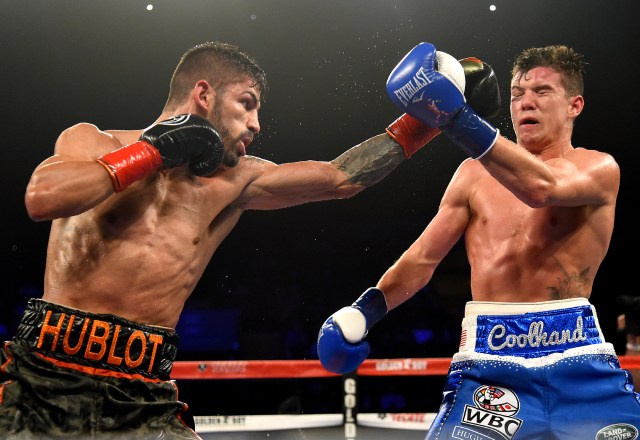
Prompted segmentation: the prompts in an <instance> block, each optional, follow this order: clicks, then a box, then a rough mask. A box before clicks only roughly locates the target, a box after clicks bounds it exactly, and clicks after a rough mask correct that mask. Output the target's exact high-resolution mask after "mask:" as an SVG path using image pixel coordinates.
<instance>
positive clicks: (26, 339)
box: [13, 298, 178, 380]
mask: <svg viewBox="0 0 640 440" xmlns="http://www.w3.org/2000/svg"><path fill="white" fill-rule="evenodd" d="M13 340H14V342H16V343H22V344H27V345H29V346H30V347H31V349H32V350H33V351H34V352H37V353H41V354H42V355H44V356H48V357H51V358H54V359H56V360H58V361H60V362H61V363H63V364H64V363H68V364H70V365H76V366H82V367H88V368H89V369H105V370H110V371H114V372H117V373H122V374H127V375H141V376H144V377H145V378H149V379H161V380H167V379H169V376H170V374H171V368H172V366H173V360H174V359H175V357H176V352H177V345H178V335H177V334H176V333H175V332H174V331H172V330H170V329H164V328H161V327H154V326H149V325H144V324H139V323H136V322H133V321H129V320H126V319H124V318H120V317H118V316H115V315H109V314H96V313H89V312H85V311H82V310H78V309H73V308H69V307H64V306H61V305H58V304H53V303H50V302H47V301H44V300H42V299H37V298H33V299H30V300H29V302H28V303H27V308H26V310H25V312H24V314H23V315H22V319H21V320H20V324H19V325H18V329H17V332H16V335H15V337H14V338H13ZM83 370H85V371H90V370H87V369H83Z"/></svg>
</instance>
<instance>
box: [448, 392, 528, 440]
mask: <svg viewBox="0 0 640 440" xmlns="http://www.w3.org/2000/svg"><path fill="white" fill-rule="evenodd" d="M473 403H474V404H475V406H474V405H465V408H464V413H463V416H462V420H461V421H462V423H463V424H464V425H469V426H474V427H476V428H484V429H488V430H490V431H492V432H495V433H497V434H499V435H500V436H501V437H502V438H504V439H506V440H511V439H512V438H513V436H514V435H515V434H516V432H518V430H519V429H520V427H521V426H522V420H521V419H519V418H517V417H515V415H516V414H518V412H519V411H520V399H518V396H517V395H516V393H514V392H513V391H512V390H510V389H509V388H504V387H496V386H491V385H482V386H480V387H478V388H476V390H475V391H474V392H473ZM470 433H473V434H474V435H475V437H473V438H479V439H482V438H484V436H483V435H482V434H480V433H478V432H476V431H473V430H469V429H468V428H466V427H463V426H456V427H455V428H454V432H453V438H456V439H457V438H460V439H463V438H469V437H468V435H469V434H470ZM486 438H487V439H489V438H490V437H486Z"/></svg>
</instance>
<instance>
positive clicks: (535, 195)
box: [479, 137, 620, 208]
mask: <svg viewBox="0 0 640 440" xmlns="http://www.w3.org/2000/svg"><path fill="white" fill-rule="evenodd" d="M479 161H480V162H481V163H482V165H483V166H484V167H485V168H486V169H487V171H489V173H490V174H491V175H492V176H493V177H494V178H495V179H496V180H498V181H499V182H500V183H501V184H502V185H504V186H505V187H506V188H507V189H509V190H510V191H511V192H512V193H513V194H514V195H515V196H516V197H518V198H519V199H520V200H521V201H523V202H524V203H526V204H527V205H529V206H531V207H534V208H541V207H545V206H581V205H587V204H605V203H611V202H613V201H615V197H616V195H617V193H618V187H619V181H620V169H619V167H618V164H617V163H616V162H615V160H614V159H613V157H611V156H610V155H608V154H605V153H601V152H597V151H594V150H584V149H574V150H571V151H569V152H567V153H566V154H565V155H564V157H561V158H555V159H550V160H546V161H545V160H544V158H542V159H540V158H538V157H536V156H534V155H533V154H531V153H529V152H528V151H527V150H525V149H524V148H522V147H520V146H518V145H516V144H514V143H513V142H511V141H509V140H508V139H506V138H504V137H499V138H498V141H497V142H496V145H495V146H494V147H493V148H492V149H491V151H489V152H488V153H487V154H486V155H485V156H483V157H482V158H480V159H479Z"/></svg>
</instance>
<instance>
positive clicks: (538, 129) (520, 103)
mask: <svg viewBox="0 0 640 440" xmlns="http://www.w3.org/2000/svg"><path fill="white" fill-rule="evenodd" d="M574 99H576V97H568V96H567V94H566V90H565V88H564V86H563V85H562V77H561V75H560V73H559V72H557V71H555V70H554V69H551V68H549V67H536V68H533V69H531V70H530V71H528V72H525V73H522V72H519V73H518V74H516V75H515V76H514V77H513V80H512V81H511V122H512V123H513V129H514V131H515V133H516V136H517V138H518V143H519V144H521V145H523V146H524V147H525V148H527V149H528V150H529V151H533V152H536V151H540V150H542V149H544V148H545V147H547V146H548V145H552V144H553V143H554V142H557V141H560V140H566V138H567V136H568V137H569V139H570V137H571V129H572V126H573V119H575V116H577V114H573V113H572V109H573V102H574ZM580 99H581V98H580Z"/></svg>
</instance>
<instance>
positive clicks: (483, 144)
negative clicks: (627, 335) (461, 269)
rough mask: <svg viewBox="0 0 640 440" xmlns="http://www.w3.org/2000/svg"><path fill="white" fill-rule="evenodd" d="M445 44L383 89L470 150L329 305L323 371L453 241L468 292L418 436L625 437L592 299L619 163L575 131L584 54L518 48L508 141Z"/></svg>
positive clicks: (345, 365)
mask: <svg viewBox="0 0 640 440" xmlns="http://www.w3.org/2000/svg"><path fill="white" fill-rule="evenodd" d="M451 58H453V57H448V56H445V55H443V54H442V53H441V52H438V51H436V49H435V47H434V45H432V44H430V43H420V44H418V45H417V46H416V47H414V48H413V49H412V50H411V51H410V52H409V53H408V54H407V55H406V56H405V57H404V58H403V59H402V60H401V61H400V63H399V64H398V65H397V66H396V68H395V69H394V70H393V71H392V72H391V74H390V76H389V79H388V81H387V92H388V94H389V97H390V98H391V100H392V101H393V102H394V103H395V104H396V105H397V106H398V107H399V108H400V109H402V110H404V111H406V112H407V114H409V115H411V116H413V117H415V118H416V119H418V120H419V121H421V122H422V123H423V124H425V125H428V126H431V127H437V128H438V129H440V130H441V131H442V132H444V133H446V135H447V136H448V137H449V139H450V140H451V141H452V142H453V143H454V144H456V145H457V146H458V147H460V148H461V149H462V150H463V151H464V152H465V153H467V154H468V155H469V156H470V158H468V159H466V160H465V161H463V162H462V164H461V165H460V166H459V167H458V170H457V171H456V173H455V174H454V176H453V177H452V179H451V181H450V183H449V185H448V187H447V189H446V191H445V193H444V195H443V198H442V201H441V203H440V207H439V209H438V212H437V214H436V215H435V216H434V218H433V219H432V220H431V221H430V222H429V224H428V225H427V227H426V229H425V230H424V231H423V232H422V234H421V235H420V236H419V237H418V238H417V239H416V240H415V241H414V243H413V244H412V245H411V246H410V247H409V248H408V249H407V250H406V251H405V252H404V253H403V254H402V255H401V256H400V258H399V259H398V260H397V261H396V262H395V263H394V264H393V265H392V266H391V267H390V268H389V269H388V270H387V271H386V272H385V273H384V274H383V276H382V277H381V278H380V280H379V281H378V283H377V284H376V286H375V287H371V288H369V289H367V290H366V291H365V292H364V293H363V294H362V295H361V296H360V297H359V298H358V299H357V300H356V301H355V302H354V303H353V304H352V305H351V306H348V307H343V308H341V309H340V310H338V311H337V312H335V313H333V314H332V315H331V316H330V317H329V318H327V320H326V321H325V322H324V324H323V325H322V327H321V329H320V332H319V335H318V356H319V358H320V360H321V362H322V364H323V365H324V366H325V368H327V369H328V370H330V371H333V372H336V373H346V372H350V371H353V370H354V369H356V368H357V367H358V365H360V363H361V362H362V361H363V360H364V359H365V358H366V357H367V356H368V355H369V351H370V347H369V344H368V342H366V340H365V336H366V335H367V333H368V332H369V330H370V329H371V328H372V326H373V325H374V324H375V323H376V322H378V321H379V320H380V319H382V318H383V317H384V316H385V315H386V314H387V312H388V311H389V310H391V309H393V308H395V307H397V306H399V305H400V304H402V303H404V302H406V301H408V300H409V299H410V298H411V297H412V296H413V295H415V293H416V292H418V291H419V290H420V289H422V288H423V287H424V286H425V285H426V284H427V283H428V282H429V281H430V280H431V278H432V276H433V273H434V271H435V270H436V268H437V266H438V264H439V263H440V262H441V261H442V259H443V258H444V257H445V256H446V255H447V254H448V252H449V251H450V250H451V249H452V248H453V246H454V245H455V244H456V243H457V242H458V241H459V240H461V239H462V240H464V244H465V248H466V252H467V257H468V260H469V265H470V268H471V278H470V280H471V299H472V301H471V302H469V303H468V304H467V307H466V311H465V318H464V320H463V324H462V338H461V347H460V352H459V353H457V354H456V355H455V356H454V358H453V360H452V363H451V368H450V371H449V375H448V378H447V384H446V387H445V390H444V393H443V400H442V405H441V407H440V411H439V412H438V414H437V416H436V418H435V420H434V422H433V424H432V426H431V428H430V430H429V432H428V434H427V439H428V440H445V439H446V440H449V439H473V440H487V439H492V440H505V439H506V440H512V439H513V440H525V439H530V440H534V439H535V440H540V439H544V440H560V439H563V440H564V439H579V440H592V439H593V440H605V439H607V440H612V439H631V440H636V439H638V438H640V436H639V431H640V402H639V399H638V395H637V393H636V392H635V391H634V388H633V383H632V379H631V377H630V375H629V373H628V372H627V371H625V370H622V369H621V368H620V365H619V362H618V358H617V356H616V353H615V352H614V350H613V347H612V345H611V344H608V343H606V342H605V340H604V337H603V335H602V332H601V331H600V327H599V324H598V320H597V317H596V313H595V310H594V308H593V307H592V306H591V304H590V302H589V298H590V296H591V293H592V288H593V281H594V278H595V276H596V273H597V271H598V268H599V267H600V264H601V263H602V261H603V259H604V258H605V255H606V253H607V250H608V248H609V243H610V241H611V235H612V233H613V225H614V217H615V206H616V199H617V195H618V190H619V187H620V169H619V166H618V164H617V162H616V161H615V159H614V158H613V157H612V156H611V155H610V154H608V153H605V152H601V151H596V150H591V149H586V148H575V147H574V146H573V145H572V142H571V137H572V133H573V126H574V121H575V119H576V118H577V117H578V116H579V115H580V113H581V111H582V109H583V107H584V98H583V96H582V95H583V89H584V83H583V71H584V65H585V63H584V61H583V57H582V55H580V54H579V53H577V52H576V51H575V50H574V49H572V48H569V47H567V46H564V45H552V46H546V47H534V48H530V49H526V50H524V51H522V52H521V53H520V55H519V56H518V57H517V58H516V60H515V62H514V65H513V68H512V72H511V73H512V77H511V84H510V88H511V104H510V112H511V121H512V125H513V129H514V131H515V134H516V137H517V142H516V143H513V142H511V141H509V140H508V139H507V138H505V137H503V136H500V133H499V131H498V130H497V129H496V128H495V127H493V126H492V125H491V124H490V123H489V122H487V121H486V120H485V119H484V118H483V117H481V116H479V114H478V112H477V111H476V109H474V108H473V107H472V105H470V103H469V102H468V101H467V100H465V98H464V96H463V91H464V90H465V89H464V86H465V84H464V81H461V80H460V78H461V76H460V74H459V71H460V66H456V64H455V62H451Z"/></svg>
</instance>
